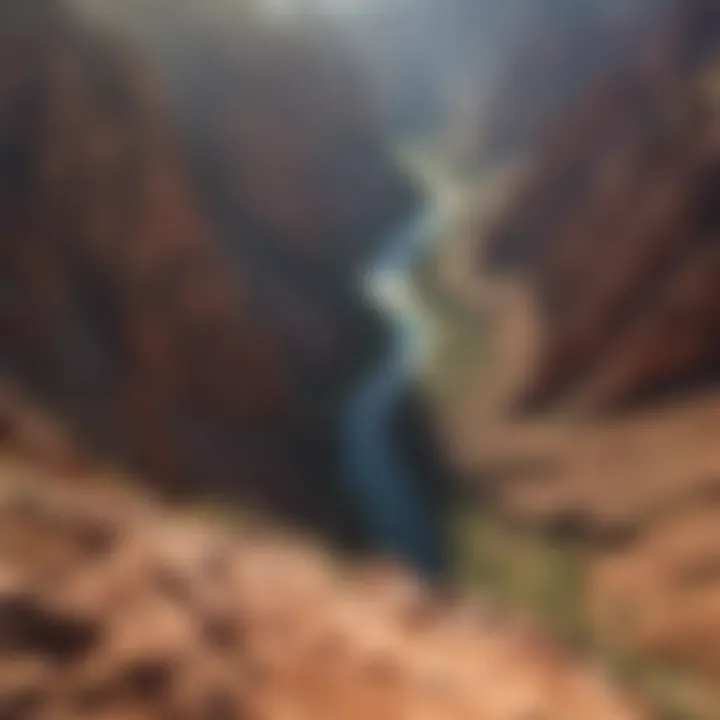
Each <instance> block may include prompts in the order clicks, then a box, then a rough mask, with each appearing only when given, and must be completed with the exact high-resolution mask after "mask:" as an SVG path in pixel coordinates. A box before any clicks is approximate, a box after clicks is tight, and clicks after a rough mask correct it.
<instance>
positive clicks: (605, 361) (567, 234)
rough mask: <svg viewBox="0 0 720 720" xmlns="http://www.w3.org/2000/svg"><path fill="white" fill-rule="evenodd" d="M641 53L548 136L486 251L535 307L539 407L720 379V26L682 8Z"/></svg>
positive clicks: (594, 403) (704, 13)
mask: <svg viewBox="0 0 720 720" xmlns="http://www.w3.org/2000/svg"><path fill="white" fill-rule="evenodd" d="M640 40H641V41H640ZM640 40H639V41H638V42H637V43H636V48H635V51H634V52H633V53H632V55H631V58H630V59H629V60H628V61H626V62H624V63H622V64H621V65H620V66H619V67H618V68H617V69H616V71H614V72H613V73H611V74H609V75H608V77H607V78H606V80H604V81H603V82H601V83H599V84H596V85H593V86H592V87H591V88H590V89H589V90H588V91H587V92H586V93H585V94H584V98H583V99H581V100H580V101H579V102H578V103H576V104H575V105H573V107H572V108H571V109H569V110H568V111H567V112H566V113H565V114H564V115H562V117H561V118H560V119H559V120H558V122H557V124H556V126H555V128H554V129H553V130H552V131H551V132H550V133H549V134H548V135H547V136H546V137H545V140H544V142H543V144H542V146H540V148H539V150H538V153H537V158H536V161H535V162H534V164H533V168H532V169H531V170H530V172H529V173H528V177H526V178H525V179H524V180H523V181H522V182H521V183H520V188H519V189H517V190H516V192H515V193H513V194H512V197H511V198H510V200H509V202H508V205H507V208H506V209H505V211H504V212H502V213H501V214H500V217H499V218H498V220H497V222H496V223H495V226H494V228H492V230H491V232H490V233H489V236H488V239H487V242H486V247H485V248H484V250H483V255H484V258H485V259H486V260H487V261H488V264H489V267H490V268H491V269H494V270H505V271H507V270H512V271H517V272H519V273H520V274H521V276H522V277H523V278H526V279H527V281H528V282H529V284H530V286H531V287H532V290H533V293H534V297H535V299H536V303H537V308H538V311H539V316H540V318H541V323H542V334H543V340H542V349H541V352H540V357H539V361H538V366H537V368H536V372H535V377H534V378H533V379H532V380H531V386H530V387H529V388H528V389H527V393H526V396H525V402H526V403H527V404H529V405H530V406H538V405H545V404H547V403H549V402H551V401H555V400H560V399H562V398H564V397H567V396H568V395H573V396H575V397H576V398H578V399H579V401H580V403H581V404H582V405H584V406H586V407H594V408H596V409H599V408H609V407H615V406H618V405H623V404H625V403H627V402H631V401H634V400H639V399H642V398H644V397H646V396H647V395H648V394H653V393H659V392H664V391H669V390H671V389H673V388H675V389H677V388H678V386H679V385H682V384H684V383H688V382H695V381H697V380H699V379H701V378H702V377H704V376H706V375H708V374H713V373H715V372H716V370H717V367H718V360H720V357H719V356H718V331H719V330H720V326H719V325H718V322H717V312H716V309H715V304H716V303H717V302H718V296H717V293H718V290H717V288H718V287H719V285H718V282H717V279H718V275H717V268H718V252H717V239H718V235H717V230H718V228H717V209H716V205H717V202H718V197H717V193H718V177H719V175H718V168H719V167H720V165H719V164H718V162H719V160H720V156H718V149H719V146H718V141H717V138H718V134H717V132H718V127H720V126H719V125H718V118H719V117H720V115H718V102H717V87H718V84H717V68H718V65H717V50H718V47H719V42H720V14H719V13H718V9H717V7H716V6H715V5H714V4H713V3H709V2H703V0H694V1H693V2H687V3H681V4H679V5H677V6H675V7H674V8H673V9H672V10H669V11H668V14H667V16H666V17H665V20H664V21H663V22H658V23H657V26H656V27H653V28H652V29H651V31H649V32H646V33H645V34H643V35H642V36H641V39H640Z"/></svg>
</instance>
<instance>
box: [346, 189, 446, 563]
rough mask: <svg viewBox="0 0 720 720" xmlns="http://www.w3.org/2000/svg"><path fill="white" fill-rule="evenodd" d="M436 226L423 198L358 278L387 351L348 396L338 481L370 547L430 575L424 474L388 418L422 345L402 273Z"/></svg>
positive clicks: (432, 523) (434, 543)
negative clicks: (386, 338)
mask: <svg viewBox="0 0 720 720" xmlns="http://www.w3.org/2000/svg"><path fill="white" fill-rule="evenodd" d="M441 227H442V213H441V212H440V208H439V207H438V206H437V205H435V204H434V203H432V202H431V201H428V202H427V203H426V204H425V206H424V207H423V209H422V210H421V211H420V212H419V213H417V214H416V215H415V216H414V217H412V218H411V219H410V221H406V222H404V223H403V224H402V225H401V227H399V228H398V229H396V230H395V231H394V232H393V233H392V234H391V235H390V236H389V238H388V242H387V243H385V245H384V247H383V249H382V251H381V253H380V255H379V256H378V257H377V259H376V260H375V261H374V262H373V263H372V265H371V268H370V271H369V273H367V274H366V276H365V282H364V285H363V292H364V294H365V296H366V298H367V302H369V303H371V304H373V305H374V306H376V307H377V308H378V309H380V310H381V311H382V312H383V316H384V317H385V318H386V320H387V321H388V322H389V323H390V324H391V328H390V329H391V339H392V341H391V347H390V350H389V352H388V354H387V355H386V356H385V357H384V358H383V359H382V361H381V363H380V365H379V366H377V367H376V368H374V369H373V371H372V372H371V374H370V375H369V376H368V377H366V378H364V379H363V380H362V382H361V383H360V385H359V386H358V387H357V388H355V390H354V392H353V393H352V395H351V397H350V399H349V401H348V403H347V407H346V410H345V416H344V421H343V427H342V434H343V437H342V441H343V462H344V481H345V483H346V490H347V492H349V493H350V496H351V498H353V500H354V502H355V504H356V506H357V507H358V508H359V512H360V513H361V517H362V519H363V522H364V525H365V527H366V528H367V531H368V534H369V536H370V537H371V538H372V542H373V545H374V550H375V551H376V552H378V553H381V554H383V555H389V556H391V557H394V558H397V559H399V560H402V561H404V562H406V563H407V564H409V565H410V566H411V567H413V568H415V569H416V570H418V571H420V572H422V573H424V574H426V575H430V576H434V577H437V576H439V575H441V574H442V572H443V566H444V543H443V540H442V538H441V537H440V533H439V530H438V526H439V523H438V519H437V517H436V516H437V514H438V513H439V512H440V509H439V508H432V507H428V506H427V504H426V503H425V502H424V501H423V499H422V493H421V492H420V490H419V487H420V485H421V482H420V479H419V473H422V472H423V471H424V469H423V468H422V467H418V465H417V463H413V459H412V457H409V456H408V454H407V453H406V452H404V451H403V447H402V444H401V443H400V442H399V440H400V438H398V436H397V435H398V433H397V430H395V429H394V428H393V416H394V412H395V411H396V409H397V406H398V402H399V401H400V399H401V398H402V397H403V396H404V395H405V394H406V392H407V391H408V389H409V388H410V387H411V386H412V384H413V383H414V382H415V380H416V378H417V371H418V369H419V362H420V361H421V359H422V356H423V351H424V349H425V346H426V343H427V333H426V328H425V325H424V323H423V321H422V318H421V317H419V316H418V315H417V313H413V312H409V311H408V307H407V305H406V304H404V303H403V297H405V294H406V293H407V292H408V291H409V290H408V289H409V282H408V273H409V270H410V269H411V267H412V266H413V264H414V263H415V261H416V260H418V258H419V255H420V254H421V253H422V251H423V249H424V248H426V247H427V246H428V245H430V244H432V243H433V242H435V239H436V238H437V236H438V234H439V233H440V231H441Z"/></svg>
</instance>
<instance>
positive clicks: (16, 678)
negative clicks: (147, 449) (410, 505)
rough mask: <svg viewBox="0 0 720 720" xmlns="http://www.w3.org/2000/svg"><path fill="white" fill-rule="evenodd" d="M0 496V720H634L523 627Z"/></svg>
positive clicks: (293, 556) (277, 551) (87, 509)
mask: <svg viewBox="0 0 720 720" xmlns="http://www.w3.org/2000/svg"><path fill="white" fill-rule="evenodd" d="M23 487H24V488H25V489H24V490H23V491H22V492H19V493H18V492H17V491H13V490H6V491H3V496H2V498H0V718H13V719H20V718H42V719H43V720H44V719H45V718H47V719H50V718H52V719H57V720H63V719H69V718H74V719H75V718H77V719H80V718H83V719H84V718H88V719H89V718H97V719H98V720H99V719H100V718H102V720H110V719H111V718H118V719H119V718H123V719H125V718H128V719H129V718H133V719H135V718H168V719H169V718H173V719H181V718H187V719H188V720H190V719H195V718H198V719H200V718H202V719H203V720H231V719H233V718H237V719H238V720H240V719H241V718H242V719H244V720H247V719H249V718H252V719H254V720H255V719H256V720H271V719H272V720H301V719H307V720H325V719H327V720H354V719H356V718H357V720H368V719H373V720H381V719H382V720H385V719H387V720H394V719H397V720H404V719H408V720H430V719H438V720H439V719H441V718H448V719H453V720H454V719H458V720H460V719H466V718H467V719H468V720H470V719H472V720H531V719H533V720H540V719H541V718H542V719H543V720H550V719H552V720H566V719H567V720H581V719H582V720H595V719H596V718H597V720H625V719H627V720H634V719H635V718H640V717H644V716H643V715H642V714H641V713H640V711H638V710H636V709H634V708H633V707H632V705H631V704H630V703H629V702H628V701H627V700H626V698H624V697H623V695H622V693H620V692H619V691H617V690H616V689H615V688H614V687H613V686H612V684H611V683H610V682H609V681H608V680H607V679H606V678H604V677H602V676H601V674H599V673H598V672H596V671H595V670H594V669H592V668H590V667H589V666H588V665H586V664H584V663H583V662H581V661H579V660H578V659H577V658H573V657H572V656H571V655H570V654H569V653H565V652H564V651H562V650H561V649H559V648H558V647H557V646H556V645H555V644H554V643H552V642H551V641H549V640H548V639H546V638H544V637H542V636H541V635H540V634H539V633H537V632H536V631H535V630H533V629H531V628H529V627H527V624H526V623H524V622H522V621H519V620H514V619H510V618H509V617H505V616H502V614H498V613H497V612H493V611H491V609H490V608H488V607H484V606H481V605H480V604H474V605H473V604H470V603H459V602H456V601H454V600H452V601H451V600H449V599H447V598H439V597H437V596H436V595H432V594H431V593H430V592H428V591H427V590H425V589H423V588H422V587H419V586H417V585H416V584H414V583H413V582H412V581H410V580H409V579H408V578H406V577H404V576H403V575H402V574H401V573H400V572H398V571H395V570H394V569H391V568H387V567H374V568H365V569H363V570H361V569H356V570H353V571H352V572H350V571H344V570H341V569H340V568H339V567H338V566H336V565H334V564H333V562H332V561H331V560H330V559H329V558H328V557H326V556H324V555H323V554H322V553H319V552H317V551H315V550H313V549H312V548H310V547H309V546H306V544H305V543H304V542H291V541H289V540H287V539H282V538H280V537H278V536H277V535H271V534H270V533H268V532H266V531H264V530H260V529H255V528H253V527H248V528H244V529H242V530H239V531H238V530H234V531H231V530H229V529H220V528H219V527H217V525H211V524H209V523H207V522H205V521H201V520H198V519H192V520H189V519H187V518H180V517H178V516H172V515H170V514H168V513H166V512H165V511H163V510H160V509H158V508H155V507H152V506H151V505H150V503H149V502H144V501H143V502H141V503H136V502H132V503H131V502H129V501H128V502H125V501H124V500H120V499H119V498H118V497H115V496H113V497H112V498H111V499H108V498H107V497H105V498H104V499H96V498H94V495H93V494H91V493H90V492H89V491H88V490H87V489H86V490H85V494H84V496H83V497H82V498H74V497H68V494H67V493H63V494H62V495H57V494H53V493H49V492H40V493H38V492H29V491H28V489H27V488H28V486H27V485H24V486H23Z"/></svg>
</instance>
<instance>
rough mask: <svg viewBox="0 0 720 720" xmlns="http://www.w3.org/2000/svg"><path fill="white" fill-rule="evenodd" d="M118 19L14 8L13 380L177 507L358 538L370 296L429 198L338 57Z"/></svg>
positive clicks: (182, 10)
mask: <svg viewBox="0 0 720 720" xmlns="http://www.w3.org/2000/svg"><path fill="white" fill-rule="evenodd" d="M109 8H110V9H111V6H107V5H106V6H103V4H102V3H101V2H99V0H98V2H97V3H95V4H94V5H93V4H92V3H91V4H90V6H88V4H87V3H86V4H85V7H84V8H83V9H82V11H79V10H77V9H76V8H75V7H74V6H73V7H70V6H69V5H67V6H66V5H61V4H60V3H59V2H57V1H55V2H53V1H52V0H32V2H24V1H23V2H21V1H20V0H12V1H11V2H7V3H5V4H4V5H3V8H2V10H1V11H0V12H1V13H2V17H1V18H0V20H1V22H0V33H1V34H2V42H0V237H1V238H2V240H1V241H0V253H1V254H2V260H1V261H0V274H1V275H2V277H1V278H0V284H1V286H2V300H1V301H0V333H1V335H2V342H1V344H0V347H1V352H0V363H1V370H2V372H3V377H4V378H5V379H6V380H10V381H12V382H13V383H16V384H19V385H20V386H21V387H22V388H23V390H24V392H25V393H26V394H28V395H29V396H30V397H32V398H33V399H34V401H37V402H38V403H40V404H44V405H45V406H46V407H49V408H52V409H53V411H54V412H55V413H56V415H57V416H58V417H61V418H63V419H67V420H68V421H69V422H70V424H71V426H72V427H73V429H74V431H75V433H76V435H77V436H79V437H81V438H82V440H83V442H86V443H88V444H89V445H90V446H91V447H92V448H94V449H95V450H96V451H97V452H98V453H99V454H101V455H102V456H110V457H115V458H117V459H118V460H119V461H120V462H122V463H129V464H130V465H131V466H132V467H134V468H136V469H137V470H139V471H140V472H141V473H142V474H143V475H145V476H146V477H148V478H149V479H150V480H151V481H152V482H153V483H154V484H155V485H157V486H158V487H161V488H162V489H164V490H165V491H167V492H168V493H169V494H171V495H180V496H183V495H185V494H187V493H188V492H191V493H198V492H200V493H214V492H220V493H224V494H227V493H230V494H239V495H240V496H241V497H244V498H246V499H248V500H251V501H254V502H255V503H257V504H259V505H261V506H262V507H265V508H269V509H271V510H273V511H275V512H278V513H281V514H283V515H285V516H286V517H290V518H296V519H297V518H300V519H302V520H303V521H305V522H310V523H312V524H313V526H315V527H317V528H319V529H326V530H329V531H331V532H335V533H336V534H340V535H343V536H347V537H346V538H345V539H349V538H350V536H357V534H358V529H357V528H356V527H355V525H354V522H353V515H352V513H351V512H350V510H349V508H348V507H346V503H345V501H344V500H343V499H342V498H341V497H339V495H338V492H339V491H338V490H337V481H336V477H335V476H336V474H337V473H336V468H335V467H334V463H335V461H336V454H337V450H336V447H335V444H336V443H335V425H336V422H337V419H338V414H339V412H340V410H341V404H342V401H343V398H344V395H345V393H346V392H347V389H348V387H349V385H350V384H351V383H352V382H353V380H354V379H355V378H357V377H358V376H359V374H360V373H362V372H363V371H364V370H365V368H366V367H367V366H368V365H369V363H371V362H374V361H375V360H376V358H377V357H378V356H379V354H380V353H381V352H382V351H383V348H384V342H385V339H384V332H383V327H382V323H381V322H380V320H379V318H377V317H375V316H374V315H373V314H372V313H371V312H370V311H369V310H368V309H367V308H366V307H365V306H364V305H363V304H362V302H361V301H360V299H359V298H358V297H357V293H356V292H355V283H356V280H357V278H358V277H359V275H360V274H361V272H362V268H363V264H364V263H365V262H367V261H368V260H369V258H370V257H371V255H372V253H373V252H374V251H375V250H376V249H377V246H378V244H379V243H380V242H381V240H382V236H383V233H384V232H385V231H386V230H389V229H390V228H391V227H392V225H393V224H394V223H395V222H396V221H399V219H400V218H402V217H404V215H405V214H406V213H408V212H410V211H411V209H412V207H413V203H414V200H415V191H414V189H413V187H412V185H411V183H410V182H409V181H408V180H407V179H406V178H405V177H404V176H403V175H402V173H400V172H399V171H398V169H397V168H396V166H395V164H394V162H393V161H392V159H391V157H390V153H389V151H388V149H387V148H386V147H385V146H384V145H383V142H382V139H381V137H380V135H379V132H378V131H377V128H376V126H375V124H374V122H373V117H372V100H371V98H370V97H368V95H367V91H366V89H365V88H364V86H363V83H362V81H361V80H360V79H359V78H356V77H355V75H354V72H353V68H352V65H351V64H349V63H348V62H346V61H345V60H344V58H343V55H342V52H341V51H340V49H339V48H337V47H334V46H333V45H332V42H331V41H328V44H327V47H325V46H322V45H320V44H318V43H316V42H314V40H317V38H311V37H305V36H303V34H302V32H300V31H298V32H297V33H292V32H289V31H288V29H287V28H276V27H273V26H269V25H265V24H263V23H262V22H260V21H259V20H257V21H256V20H255V19H254V16H253V15H252V13H251V10H250V8H242V7H241V8H240V10H239V14H238V16H237V18H235V20H234V22H230V21H228V20H225V19H224V18H222V17H221V16H215V15H213V13H211V12H208V13H207V15H203V13H198V11H197V6H195V7H193V5H191V4H187V3H185V4H178V5H177V6H173V8H172V12H171V11H170V8H169V7H168V6H167V4H166V3H165V4H163V3H162V2H159V1H158V2H157V3H152V2H148V3H145V4H144V5H143V6H142V7H140V6H137V7H136V6H135V5H133V4H130V5H128V6H127V7H126V6H124V5H123V7H122V8H119V9H117V12H108V9H109ZM140 10H144V12H143V13H140V14H138V15H136V14H134V13H135V12H139V11H140ZM139 18H140V20H139V21H138V19H139ZM213 18H214V19H213ZM90 19H91V20H92V22H91V21H90ZM131 21H132V22H131ZM161 21H164V23H165V24H162V22H161ZM155 22H157V23H158V24H156V25H154V24H153V23H155ZM248 23H251V24H249V25H248ZM223 33H224V34H223Z"/></svg>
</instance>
